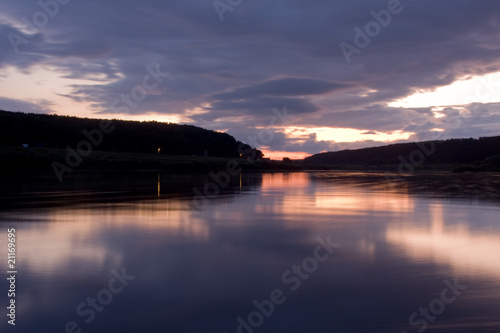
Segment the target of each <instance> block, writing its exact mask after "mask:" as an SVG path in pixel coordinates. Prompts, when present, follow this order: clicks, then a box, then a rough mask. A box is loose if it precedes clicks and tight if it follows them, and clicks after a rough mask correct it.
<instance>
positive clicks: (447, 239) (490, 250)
mask: <svg viewBox="0 0 500 333" xmlns="http://www.w3.org/2000/svg"><path fill="white" fill-rule="evenodd" d="M430 213H431V221H430V228H428V227H409V228H407V227H405V226H398V227H397V228H396V227H394V228H390V229H388V230H387V233H386V238H387V240H388V242H390V243H392V244H395V245H398V246H401V247H402V249H403V250H404V252H405V253H406V255H407V256H409V257H410V258H412V259H413V260H415V261H425V260H432V261H435V262H438V263H441V264H442V263H444V264H448V265H451V266H452V268H453V269H454V270H455V271H457V274H458V273H460V274H470V275H481V274H485V275H490V276H495V277H500V261H498V259H497V257H498V253H500V237H498V235H496V234H494V233H478V232H472V231H471V230H469V228H468V227H467V226H466V225H459V226H454V227H446V226H445V224H444V217H443V205H442V204H434V205H433V206H432V208H431V211H430Z"/></svg>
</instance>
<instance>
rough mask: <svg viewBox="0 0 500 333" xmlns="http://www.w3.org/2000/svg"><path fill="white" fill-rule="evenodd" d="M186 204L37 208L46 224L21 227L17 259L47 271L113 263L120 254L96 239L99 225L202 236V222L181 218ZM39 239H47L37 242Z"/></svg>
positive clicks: (204, 234) (205, 231)
mask: <svg viewBox="0 0 500 333" xmlns="http://www.w3.org/2000/svg"><path fill="white" fill-rule="evenodd" d="M187 209H188V202H186V201H179V200H168V201H163V202H160V203H159V202H158V201H151V202H149V201H148V202H137V203H132V204H124V205H123V206H118V207H108V208H107V209H106V208H95V209H85V208H80V209H73V210H66V209H56V210H51V211H47V212H40V213H39V214H38V217H39V218H40V219H43V220H47V221H50V223H44V224H41V225H42V226H43V227H40V225H39V224H34V225H32V226H31V227H30V228H23V230H22V235H23V236H22V238H21V237H20V238H19V240H18V241H19V242H20V247H21V248H22V249H23V256H24V258H23V263H24V264H25V265H26V266H27V267H28V269H30V270H33V271H36V272H37V273H39V274H43V273H44V272H47V273H51V272H53V271H54V270H56V269H57V267H58V266H60V265H68V264H71V263H72V262H76V261H77V262H80V263H82V264H83V265H90V266H92V267H96V268H99V267H102V266H104V265H109V263H110V262H112V263H113V265H115V266H118V264H119V262H120V261H121V254H120V253H117V252H113V251H111V249H110V248H108V247H107V246H106V245H105V244H103V243H102V242H101V240H100V238H99V233H100V232H101V231H102V230H103V229H115V230H117V232H120V230H122V231H127V232H130V230H131V229H132V230H137V232H139V233H145V232H146V233H147V232H151V233H166V234H169V235H176V236H189V237H190V238H191V239H206V238H207V237H208V235H209V230H208V226H207V225H206V224H205V223H204V221H203V220H201V219H197V218H194V217H191V218H187V216H188V213H187ZM40 239H45V240H50V241H47V242H40V241H39V240H40Z"/></svg>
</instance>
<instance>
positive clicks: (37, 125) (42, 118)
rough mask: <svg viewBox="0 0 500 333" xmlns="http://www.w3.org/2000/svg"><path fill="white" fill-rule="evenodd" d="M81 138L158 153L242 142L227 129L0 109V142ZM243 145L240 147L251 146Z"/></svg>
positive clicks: (51, 144) (109, 147) (210, 151)
mask: <svg viewBox="0 0 500 333" xmlns="http://www.w3.org/2000/svg"><path fill="white" fill-rule="evenodd" d="M101 126H102V128H101ZM96 130H98V131H100V133H101V134H102V138H101V136H100V135H99V133H98V132H97V131H96ZM84 131H86V132H84ZM85 133H87V134H85ZM89 136H90V139H89ZM92 140H94V141H93V142H92ZM82 141H91V142H92V145H93V147H92V148H93V150H99V151H112V152H134V153H154V154H157V152H158V148H161V151H160V153H161V154H174V155H198V156H204V155H207V156H213V157H230V158H231V157H237V156H239V152H238V147H239V146H240V144H242V143H241V142H239V141H237V140H236V139H235V138H233V137H232V136H231V135H229V134H226V133H220V132H216V131H211V130H206V129H203V128H199V127H196V126H192V125H178V124H172V123H160V122H155V121H150V122H137V121H124V120H112V121H109V122H108V123H103V122H102V120H100V119H88V118H77V117H68V116H57V115H43V114H27V113H21V112H8V111H0V146H11V147H21V146H22V145H28V147H30V148H31V147H37V148H59V149H65V148H66V147H67V146H70V147H71V148H73V149H75V150H76V149H77V145H78V144H79V143H81V142H82ZM242 145H243V146H242V148H243V149H244V150H248V149H249V148H250V146H248V145H245V144H242ZM240 150H241V149H240ZM258 152H259V151H258ZM259 153H260V152H259ZM260 154H261V153H260Z"/></svg>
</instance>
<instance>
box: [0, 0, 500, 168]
mask: <svg viewBox="0 0 500 333" xmlns="http://www.w3.org/2000/svg"><path fill="white" fill-rule="evenodd" d="M0 109H3V110H8V111H22V112H35V113H47V114H58V115H71V116H79V117H91V118H113V119H131V120H141V121H142V120H157V121H165V122H175V123H182V124H192V125H196V126H200V127H203V128H208V129H212V130H217V131H222V132H227V133H229V134H231V135H233V136H234V137H235V138H236V139H238V140H240V141H243V142H246V143H250V144H252V145H253V146H257V147H258V148H260V149H261V150H262V151H263V152H264V153H265V155H266V156H267V157H271V158H277V159H280V158H282V157H285V156H286V157H291V158H301V157H305V156H308V155H311V154H314V153H319V152H323V151H336V150H341V149H355V148H361V147H371V146H380V145H386V144H389V143H396V142H413V141H422V140H441V139H448V138H462V137H482V136H494V135H500V2H499V1H498V0H475V1H472V0H470V1H467V0H440V1H435V0H401V1H398V0H384V1H378V0H275V1H274V0H266V1H264V0H215V1H214V0H166V1H165V0H141V1H138V0H136V1H132V0H120V1H114V0H99V1H97V0H95V1H94V0H40V1H35V0H19V1H11V0H8V1H7V0H0Z"/></svg>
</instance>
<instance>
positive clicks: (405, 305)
mask: <svg viewBox="0 0 500 333" xmlns="http://www.w3.org/2000/svg"><path fill="white" fill-rule="evenodd" d="M436 177H437V176H436ZM436 177H435V178H432V177H431V178H422V179H420V180H419V182H416V183H411V182H408V183H404V182H403V183H397V184H396V185H394V184H391V183H388V182H387V181H386V180H385V178H384V177H383V176H381V175H379V174H375V173H343V172H303V173H264V174H259V173H255V174H252V173H250V174H243V175H241V176H238V177H235V178H233V179H231V182H230V184H229V185H228V186H226V187H224V188H222V189H220V188H219V187H216V186H213V184H212V185H210V186H208V190H209V191H211V192H212V193H214V192H220V193H218V195H216V196H212V195H210V197H209V198H206V197H204V196H203V195H201V196H200V195H198V196H197V197H196V196H195V195H194V194H193V193H194V192H193V189H194V188H196V189H199V190H200V191H201V193H203V191H204V186H205V185H207V184H210V183H211V182H212V180H211V179H210V178H209V176H208V175H206V174H199V175H197V174H169V173H165V172H163V173H157V172H135V173H105V174H103V173H84V174H80V175H78V176H75V177H73V178H69V179H67V180H65V182H64V183H62V184H59V183H57V182H55V181H54V179H53V178H43V177H40V178H37V179H9V180H7V179H4V181H3V185H2V190H1V191H2V192H1V198H2V203H1V208H2V211H1V213H0V221H1V222H0V235H1V237H2V239H1V242H0V244H1V246H2V248H3V251H2V252H4V253H5V254H4V255H3V257H1V258H0V269H1V273H0V274H1V275H2V276H7V273H6V271H7V270H8V269H7V254H6V248H7V247H6V244H7V229H8V228H15V229H16V239H17V242H16V245H17V247H16V249H17V262H16V264H17V265H16V269H17V271H18V274H17V275H16V305H17V307H16V326H15V327H12V326H11V325H9V324H7V320H8V319H9V318H8V317H6V313H7V310H6V306H7V305H8V304H7V302H8V298H7V295H6V294H7V290H8V289H9V284H8V283H7V282H6V281H5V279H4V283H3V284H1V285H2V286H3V287H2V289H4V290H3V291H1V293H0V295H2V296H0V302H1V304H2V309H4V310H3V312H4V313H2V318H3V319H2V321H1V322H0V330H1V331H2V332H10V331H12V332H52V333H56V332H58V333H59V332H96V333H98V332H102V333H104V332H107V333H108V332H220V333H224V332H228V333H229V332H244V333H251V332H318V333H321V332H339V333H341V332H384V333H388V332H394V333H399V332H402V331H406V332H417V331H418V330H420V332H424V331H426V332H500V260H499V259H498V258H499V254H500V220H499V216H500V214H499V213H500V201H499V200H498V199H496V198H495V197H493V196H492V195H490V192H489V191H488V190H485V189H484V187H483V188H482V187H479V188H471V186H472V187H474V184H478V183H480V181H479V180H478V179H472V181H471V180H470V179H465V180H464V179H458V180H457V179H456V178H454V179H453V181H454V182H455V183H454V184H451V183H450V178H449V176H448V178H445V179H444V180H443V179H441V180H439V177H437V178H436ZM456 177H458V176H456ZM484 177H489V178H490V180H491V181H487V180H484V179H482V180H481V182H483V185H485V182H487V184H486V185H485V186H486V187H488V186H489V189H490V190H493V191H494V190H496V189H495V187H496V184H498V177H496V176H494V175H488V176H484ZM471 184H472V185H471Z"/></svg>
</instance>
